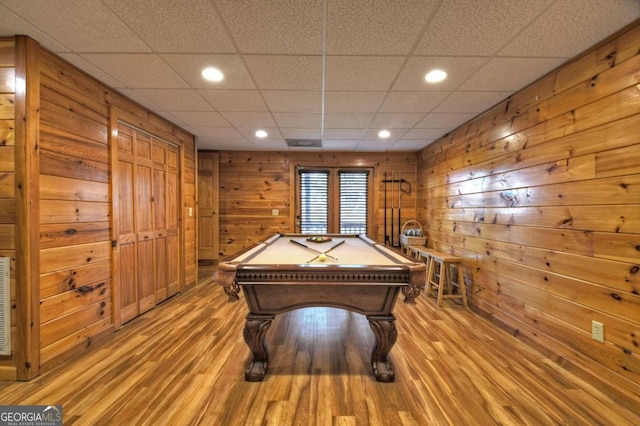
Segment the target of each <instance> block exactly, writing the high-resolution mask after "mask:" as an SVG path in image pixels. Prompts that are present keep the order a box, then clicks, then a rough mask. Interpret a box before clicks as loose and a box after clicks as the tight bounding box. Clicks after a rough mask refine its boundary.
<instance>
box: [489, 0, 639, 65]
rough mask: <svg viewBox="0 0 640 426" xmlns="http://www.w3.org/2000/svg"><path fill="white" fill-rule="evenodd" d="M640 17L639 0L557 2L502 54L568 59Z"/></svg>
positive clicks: (560, 0)
mask: <svg viewBox="0 0 640 426" xmlns="http://www.w3.org/2000/svg"><path fill="white" fill-rule="evenodd" d="M639 16H640V1H638V0H608V1H602V0H558V1H556V2H555V3H554V4H553V5H552V6H551V7H550V8H548V9H547V10H546V11H545V13H544V14H543V15H541V16H539V17H538V19H537V20H535V21H534V22H532V23H531V24H530V25H529V26H528V27H527V28H525V29H524V30H523V31H522V32H521V33H520V34H518V36H517V37H515V38H514V39H513V40H512V41H511V42H510V43H509V44H508V45H507V46H505V48H504V49H502V50H501V51H500V52H499V54H500V55H502V56H529V57H544V56H547V57H562V58H567V59H568V58H571V57H573V56H575V55H576V54H578V53H580V52H582V51H583V50H585V49H586V48H588V47H589V46H592V45H593V44H595V43H597V42H598V41H600V40H602V39H603V38H605V37H606V36H607V35H609V34H611V33H613V32H615V29H617V28H622V27H623V26H625V25H627V24H630V23H631V22H633V21H634V20H636V19H638V17H639Z"/></svg>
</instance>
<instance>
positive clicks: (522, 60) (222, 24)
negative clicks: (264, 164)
mask: <svg viewBox="0 0 640 426" xmlns="http://www.w3.org/2000/svg"><path fill="white" fill-rule="evenodd" d="M636 19H640V1H638V0H611V1H604V0H536V1H525V0H501V1H483V2H478V1H477V0H403V1H382V0H367V1H364V0H362V1H346V0H278V1H274V0H242V1H237V0H153V1H150V0H140V1H130V0H57V1H55V2H53V1H51V0H28V1H25V0H0V35H6V36H12V35H14V34H26V35H29V36H31V37H33V38H34V39H35V40H37V41H38V42H40V43H41V44H42V45H43V46H44V47H46V48H48V49H50V50H52V51H53V52H54V53H59V54H62V56H63V58H64V59H67V60H68V61H69V62H71V63H72V64H75V65H77V66H78V67H80V69H82V70H84V71H85V72H87V73H89V74H90V75H93V76H95V77H96V78H98V79H99V80H101V81H103V82H104V83H105V84H107V85H109V86H111V87H113V88H115V89H116V90H118V91H120V92H121V93H123V94H124V95H125V96H129V97H130V98H132V99H133V100H134V101H136V102H139V103H140V104H141V105H143V106H145V107H147V108H149V109H150V110H152V111H155V112H156V113H158V114H159V115H161V116H162V117H165V118H166V119H168V120H170V121H172V122H174V123H175V124H176V125H179V126H182V127H183V128H185V129H186V130H188V131H191V132H193V133H194V134H195V135H196V137H197V143H198V146H199V147H211V149H230V150H247V149H249V150H256V149H260V150H290V149H289V148H288V147H287V146H286V144H285V143H284V137H291V138H304V139H306V138H319V137H320V136H322V137H323V138H324V141H323V148H322V149H323V150H332V149H335V150H356V149H357V150H373V151H386V150H398V149H402V150H412V149H414V148H413V147H415V149H419V148H420V146H419V145H420V144H421V143H424V144H425V145H426V144H428V143H430V142H431V140H432V139H433V138H437V137H438V135H442V134H445V133H447V132H450V131H451V130H453V129H454V128H456V127H457V126H459V125H462V124H464V123H465V122H468V121H469V120H470V119H472V118H473V117H475V116H476V115H478V114H480V113H482V112H484V111H485V110H486V109H487V108H490V107H491V106H493V105H495V104H496V103H498V102H500V101H502V100H503V99H504V98H506V97H507V96H509V95H511V94H512V93H513V91H514V90H517V89H519V88H521V87H523V86H526V85H527V84H529V83H531V82H533V81H535V80H537V79H538V78H540V77H542V75H544V74H545V73H547V72H549V71H550V70H552V69H554V68H555V67H557V66H558V65H559V64H561V63H563V62H564V61H566V60H567V59H569V58H572V57H574V56H576V55H578V54H579V53H581V52H583V51H584V50H585V49H588V48H590V47H591V46H592V45H593V44H594V43H596V42H599V41H600V40H602V39H603V38H605V37H606V36H608V35H610V34H613V33H614V32H616V31H618V30H619V29H620V28H622V27H623V26H625V25H627V24H629V23H631V22H633V21H634V20H636ZM323 31H326V33H323ZM323 37H324V38H323ZM323 41H326V45H325V51H324V52H323ZM323 61H324V65H325V67H323ZM209 66H212V67H217V68H219V69H220V70H221V71H222V72H223V74H224V79H223V80H222V81H220V82H218V83H213V82H209V81H205V80H204V79H203V78H202V76H201V71H202V69H204V68H205V67H209ZM432 68H442V69H444V70H445V71H446V72H447V73H448V78H447V79H446V80H445V81H443V82H442V83H439V84H427V83H426V82H425V81H424V75H425V73H426V72H427V71H429V70H430V69H432ZM323 72H324V73H323ZM323 76H324V78H325V80H323ZM382 127H387V128H389V129H390V131H391V132H392V137H391V138H390V139H394V140H395V142H394V141H390V140H387V141H377V140H375V139H371V140H368V139H362V138H376V137H377V132H378V130H379V129H380V128H382ZM257 128H266V129H269V133H270V135H269V137H268V138H267V140H266V141H265V140H258V139H256V138H255V133H254V132H255V130H256V129H257ZM398 132H401V134H399V133H398ZM213 147H215V148H213ZM294 149H296V148H294Z"/></svg>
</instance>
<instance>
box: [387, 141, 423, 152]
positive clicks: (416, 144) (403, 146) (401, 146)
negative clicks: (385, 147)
mask: <svg viewBox="0 0 640 426" xmlns="http://www.w3.org/2000/svg"><path fill="white" fill-rule="evenodd" d="M431 142H433V140H405V139H402V140H399V141H396V142H395V143H394V144H393V145H392V146H391V147H390V148H389V151H419V150H421V149H422V148H424V147H425V146H427V145H429V144H430V143H431Z"/></svg>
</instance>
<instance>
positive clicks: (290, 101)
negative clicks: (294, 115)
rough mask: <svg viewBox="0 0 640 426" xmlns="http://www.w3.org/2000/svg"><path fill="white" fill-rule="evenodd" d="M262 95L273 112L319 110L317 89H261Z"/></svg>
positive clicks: (319, 96) (319, 95)
mask: <svg viewBox="0 0 640 426" xmlns="http://www.w3.org/2000/svg"><path fill="white" fill-rule="evenodd" d="M261 93H262V97H263V98H264V100H265V102H266V103H267V106H268V107H269V109H270V110H271V111H273V112H321V111H322V92H321V91H319V90H309V91H303V90H291V91H286V90H262V91H261Z"/></svg>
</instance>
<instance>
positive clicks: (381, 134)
mask: <svg viewBox="0 0 640 426" xmlns="http://www.w3.org/2000/svg"><path fill="white" fill-rule="evenodd" d="M389 136H391V132H389V131H388V130H380V131H379V132H378V137H381V138H382V139H386V138H388V137H389Z"/></svg>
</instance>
